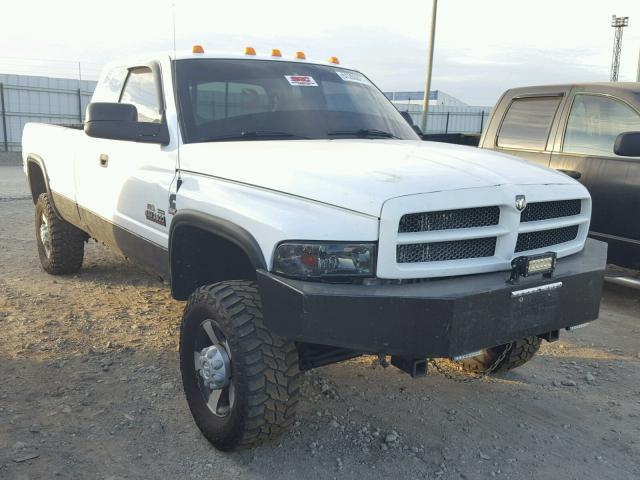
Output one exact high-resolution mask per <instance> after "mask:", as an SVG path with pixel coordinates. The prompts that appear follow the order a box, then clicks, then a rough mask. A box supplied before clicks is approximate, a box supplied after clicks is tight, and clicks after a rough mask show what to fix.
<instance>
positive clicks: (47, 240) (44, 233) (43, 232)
mask: <svg viewBox="0 0 640 480" xmlns="http://www.w3.org/2000/svg"><path fill="white" fill-rule="evenodd" d="M40 243H42V248H44V254H45V255H46V257H47V258H49V255H50V252H51V235H50V233H49V222H47V218H46V217H45V216H44V214H42V216H41V217H40Z"/></svg>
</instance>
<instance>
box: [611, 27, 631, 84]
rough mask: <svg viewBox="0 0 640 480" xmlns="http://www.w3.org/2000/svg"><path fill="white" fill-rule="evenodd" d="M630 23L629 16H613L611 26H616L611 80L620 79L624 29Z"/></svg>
mask: <svg viewBox="0 0 640 480" xmlns="http://www.w3.org/2000/svg"><path fill="white" fill-rule="evenodd" d="M628 25H629V17H616V16H615V15H612V16H611V26H612V27H613V28H615V34H614V36H613V58H612V59H611V77H610V78H609V80H610V81H611V82H617V81H618V73H619V71H620V51H621V50H622V29H623V28H624V27H626V26H628Z"/></svg>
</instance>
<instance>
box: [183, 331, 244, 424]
mask: <svg viewBox="0 0 640 480" xmlns="http://www.w3.org/2000/svg"><path fill="white" fill-rule="evenodd" d="M193 359H194V370H195V375H196V383H197V385H198V390H199V391H200V394H201V396H202V399H203V401H204V402H205V404H206V405H207V408H208V409H209V411H210V412H211V413H212V414H213V415H215V416H217V417H226V416H228V415H229V414H230V413H231V410H232V409H233V405H234V404H235V385H234V382H233V378H232V376H231V366H232V364H231V350H230V348H229V343H228V341H227V339H226V337H225V336H224V334H223V333H222V330H221V329H220V326H219V325H218V324H217V322H215V320H212V319H209V318H207V319H205V320H204V321H203V322H202V323H201V324H200V328H199V331H198V333H197V335H196V340H195V345H194V349H193Z"/></svg>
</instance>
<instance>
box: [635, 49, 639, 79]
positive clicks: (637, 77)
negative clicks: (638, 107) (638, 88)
mask: <svg viewBox="0 0 640 480" xmlns="http://www.w3.org/2000/svg"><path fill="white" fill-rule="evenodd" d="M636 82H640V49H638V75H637V76H636Z"/></svg>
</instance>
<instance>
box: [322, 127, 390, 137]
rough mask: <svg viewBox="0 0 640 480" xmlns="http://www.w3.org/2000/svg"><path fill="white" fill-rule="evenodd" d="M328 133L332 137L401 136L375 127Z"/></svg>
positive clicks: (330, 131)
mask: <svg viewBox="0 0 640 480" xmlns="http://www.w3.org/2000/svg"><path fill="white" fill-rule="evenodd" d="M327 135H329V136H330V137H338V136H354V137H364V138H400V137H397V136H395V135H394V134H393V133H389V132H385V131H384V130H377V129H375V128H360V129H358V130H329V131H328V132H327Z"/></svg>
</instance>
